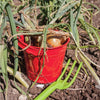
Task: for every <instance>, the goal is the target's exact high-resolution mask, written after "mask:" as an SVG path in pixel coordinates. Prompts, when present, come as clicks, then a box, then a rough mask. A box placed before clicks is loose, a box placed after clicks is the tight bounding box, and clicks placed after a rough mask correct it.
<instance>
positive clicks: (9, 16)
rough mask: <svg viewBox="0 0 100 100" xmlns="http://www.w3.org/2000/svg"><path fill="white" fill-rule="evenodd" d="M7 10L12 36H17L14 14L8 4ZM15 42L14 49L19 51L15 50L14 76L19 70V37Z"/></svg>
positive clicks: (15, 38)
mask: <svg viewBox="0 0 100 100" xmlns="http://www.w3.org/2000/svg"><path fill="white" fill-rule="evenodd" d="M5 9H6V12H7V14H8V18H9V21H10V26H11V31H12V35H14V34H17V32H16V26H15V21H14V18H13V14H12V11H11V7H10V5H9V4H7V5H6V7H5ZM13 40H14V41H13V44H14V47H15V48H16V49H17V50H15V52H16V54H14V76H15V74H16V71H17V69H18V57H17V56H18V40H17V37H14V39H13Z"/></svg>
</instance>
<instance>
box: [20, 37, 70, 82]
mask: <svg viewBox="0 0 100 100" xmlns="http://www.w3.org/2000/svg"><path fill="white" fill-rule="evenodd" d="M69 40H70V38H68V39H67V40H66V43H65V44H63V45H62V46H59V47H55V48H48V49H46V55H45V62H44V67H43V70H42V73H41V74H40V76H39V79H38V80H37V83H51V82H54V81H56V79H57V78H58V77H59V75H60V74H61V71H62V66H63V60H64V56H65V51H66V48H67V44H68V43H69ZM18 45H19V47H21V48H22V49H23V48H25V47H26V46H27V44H26V43H25V42H24V36H20V38H19V39H18ZM39 52H40V53H39ZM24 57H25V64H26V71H27V75H28V78H29V79H31V80H32V81H35V79H36V78H37V75H38V74H39V72H40V70H41V68H42V65H43V49H41V51H40V47H36V46H30V47H29V48H27V49H26V50H25V51H24Z"/></svg>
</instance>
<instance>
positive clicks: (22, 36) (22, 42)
mask: <svg viewBox="0 0 100 100" xmlns="http://www.w3.org/2000/svg"><path fill="white" fill-rule="evenodd" d="M69 41H70V37H68V38H67V39H66V42H65V43H64V44H63V45H61V46H58V47H54V48H46V50H52V49H58V48H61V47H63V46H65V45H67V44H68V43H69ZM20 44H21V45H23V47H22V46H21V45H20ZM18 45H19V47H21V48H22V49H23V48H25V47H27V46H28V44H27V43H25V42H24V35H20V37H18ZM28 48H30V49H33V48H35V49H40V48H41V47H36V46H32V45H31V46H29V47H28ZM28 48H27V49H28ZM41 49H43V48H41Z"/></svg>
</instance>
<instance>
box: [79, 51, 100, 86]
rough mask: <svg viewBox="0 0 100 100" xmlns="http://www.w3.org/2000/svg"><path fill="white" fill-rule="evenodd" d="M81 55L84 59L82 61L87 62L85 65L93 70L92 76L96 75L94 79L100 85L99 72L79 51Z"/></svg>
mask: <svg viewBox="0 0 100 100" xmlns="http://www.w3.org/2000/svg"><path fill="white" fill-rule="evenodd" d="M79 55H80V57H81V59H82V61H83V62H84V63H85V65H86V66H87V68H88V70H89V71H90V72H91V74H92V76H93V77H94V79H95V80H96V82H97V83H98V85H99V86H100V79H99V77H98V76H97V74H96V73H95V71H94V69H93V68H92V66H91V65H90V64H89V62H88V61H87V60H86V59H85V57H84V56H83V55H82V54H81V53H80V52H79Z"/></svg>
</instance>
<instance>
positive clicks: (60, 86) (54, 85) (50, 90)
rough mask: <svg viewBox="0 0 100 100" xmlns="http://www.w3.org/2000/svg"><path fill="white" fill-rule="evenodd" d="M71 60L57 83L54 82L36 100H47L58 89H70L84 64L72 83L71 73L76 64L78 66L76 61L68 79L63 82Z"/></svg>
mask: <svg viewBox="0 0 100 100" xmlns="http://www.w3.org/2000/svg"><path fill="white" fill-rule="evenodd" d="M70 61H71V60H70V59H69V60H68V62H67V64H66V66H65V68H64V70H63V72H62V74H61V75H60V77H59V78H58V79H57V81H55V82H53V83H52V84H51V85H50V86H48V87H47V88H46V89H45V90H44V91H43V92H42V93H41V94H39V95H38V96H37V97H36V98H35V99H34V100H45V99H46V98H47V97H48V96H49V95H50V94H51V93H53V92H54V91H55V90H56V89H61V90H62V89H67V88H69V87H70V86H71V85H72V84H73V83H74V81H75V79H76V77H77V75H78V73H79V71H80V69H81V66H82V62H81V63H80V64H79V67H78V69H77V71H76V74H75V75H74V77H73V78H72V80H71V81H70V82H68V79H69V78H70V76H71V73H72V71H73V69H74V67H75V64H76V61H74V63H73V65H72V67H71V69H70V71H69V73H68V75H67V77H66V78H65V79H64V80H62V77H63V75H64V74H65V72H66V69H67V67H68V65H69V63H70Z"/></svg>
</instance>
